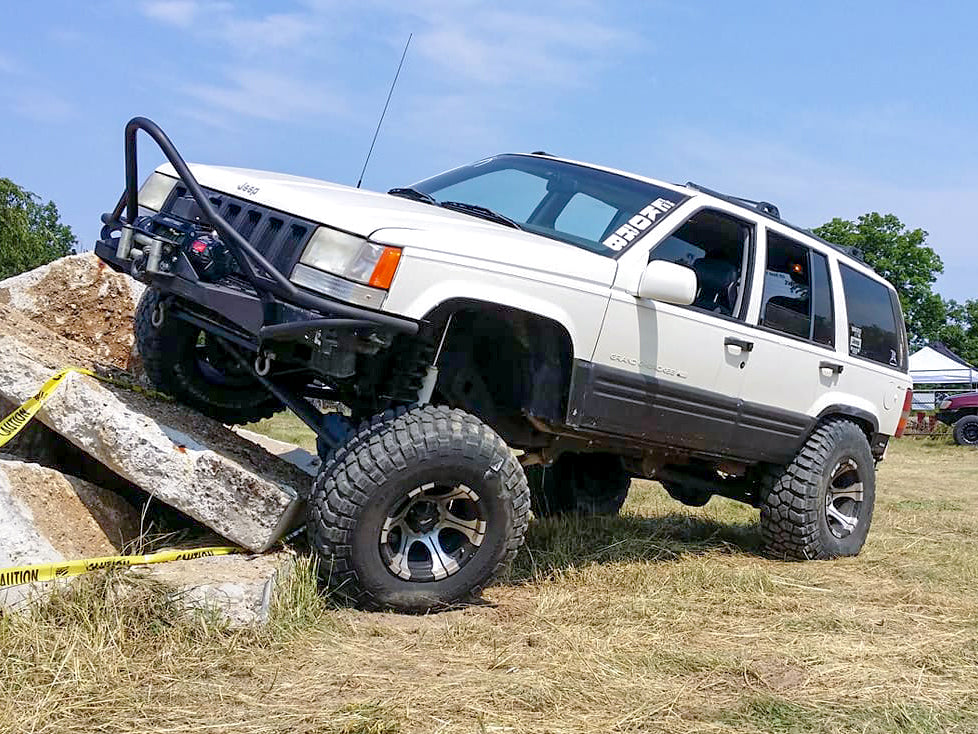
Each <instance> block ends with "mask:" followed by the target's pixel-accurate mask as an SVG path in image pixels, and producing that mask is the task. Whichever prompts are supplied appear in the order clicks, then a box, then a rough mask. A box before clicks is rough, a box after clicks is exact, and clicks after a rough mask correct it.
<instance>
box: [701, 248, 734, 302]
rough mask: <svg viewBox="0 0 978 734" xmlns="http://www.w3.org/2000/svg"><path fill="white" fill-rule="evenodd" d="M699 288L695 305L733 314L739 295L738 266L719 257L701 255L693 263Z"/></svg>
mask: <svg viewBox="0 0 978 734" xmlns="http://www.w3.org/2000/svg"><path fill="white" fill-rule="evenodd" d="M693 270H694V271H695V272H696V280H697V285H698V289H697V292H696V300H695V301H693V305H694V306H697V307H699V308H704V309H706V310H708V311H717V312H719V313H722V314H724V315H725V316H730V315H731V314H733V306H734V302H736V296H737V289H736V285H737V268H736V266H734V265H732V264H731V263H729V262H727V261H726V260H721V259H720V258H717V257H709V256H706V257H701V258H700V259H699V260H696V261H695V262H694V263H693Z"/></svg>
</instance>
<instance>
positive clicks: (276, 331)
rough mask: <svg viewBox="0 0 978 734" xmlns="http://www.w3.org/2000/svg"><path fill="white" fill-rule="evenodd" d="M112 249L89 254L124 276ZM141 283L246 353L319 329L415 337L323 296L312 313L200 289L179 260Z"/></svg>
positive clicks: (234, 291)
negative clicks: (377, 331) (376, 331)
mask: <svg viewBox="0 0 978 734" xmlns="http://www.w3.org/2000/svg"><path fill="white" fill-rule="evenodd" d="M106 234H107V233H106ZM116 246H117V240H116V239H114V238H112V237H106V238H105V239H101V240H99V241H98V242H96V243H95V254H96V255H97V256H98V257H99V259H101V260H102V261H103V262H104V263H105V264H106V265H108V266H109V267H110V268H112V269H113V270H116V271H119V272H124V273H129V270H130V265H131V263H130V262H129V261H128V260H122V259H120V258H118V257H117V256H116ZM142 280H143V281H144V282H146V283H147V285H150V286H152V287H154V288H156V289H157V290H159V291H160V292H161V293H163V294H164V296H172V297H173V298H172V299H171V300H170V302H169V307H170V308H171V310H172V311H173V313H174V315H176V316H177V317H179V318H184V319H185V320H187V321H192V322H193V323H196V324H197V325H198V326H200V327H201V328H204V329H205V330H213V331H216V332H219V333H221V335H222V336H224V337H225V338H227V339H229V340H231V341H233V342H234V343H236V344H238V345H239V346H241V347H245V348H247V349H251V350H256V349H258V348H259V347H260V346H261V344H262V343H264V342H266V341H275V340H280V341H290V340H293V339H296V338H301V337H302V336H303V335H304V334H306V333H308V332H310V331H315V330H319V329H330V328H334V329H354V328H356V329H364V328H377V329H381V330H388V331H394V332H399V333H407V334H415V333H417V331H418V323H417V322H415V321H412V320H410V319H404V318H400V317H397V316H393V315H390V314H384V313H379V312H377V311H371V310H370V309H366V308H361V307H359V306H353V305H351V304H348V303H343V302H342V301H336V300H334V299H332V298H329V297H328V296H319V298H320V299H321V300H323V301H325V302H326V305H330V306H335V307H334V308H330V309H329V310H325V309H324V310H318V309H317V310H313V309H310V308H304V307H302V306H300V305H297V304H295V303H290V302H289V301H287V300H285V299H283V298H278V297H275V296H270V295H268V294H265V295H264V296H263V295H262V294H259V293H258V292H257V291H256V290H255V289H254V288H251V287H249V286H248V285H247V284H246V283H245V282H236V281H230V280H227V281H226V282H217V283H206V282H204V281H201V280H200V279H198V278H197V277H196V274H195V273H194V271H193V268H192V266H191V265H190V263H189V262H187V261H186V260H185V259H181V260H180V261H179V262H177V263H176V264H174V266H173V267H172V269H171V272H170V273H166V274H162V273H157V274H153V273H146V274H144V275H143V277H142ZM214 315H217V316H219V317H220V319H219V320H217V319H215V318H214ZM231 325H233V326H231Z"/></svg>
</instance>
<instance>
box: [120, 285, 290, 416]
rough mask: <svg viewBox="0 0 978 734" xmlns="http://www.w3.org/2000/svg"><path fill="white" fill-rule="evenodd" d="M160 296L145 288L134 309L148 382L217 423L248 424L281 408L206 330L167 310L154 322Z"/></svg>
mask: <svg viewBox="0 0 978 734" xmlns="http://www.w3.org/2000/svg"><path fill="white" fill-rule="evenodd" d="M160 301H161V295H160V292H159V291H157V290H155V289H153V288H147V289H146V291H145V292H144V293H143V297H142V298H141V299H140V301H139V306H138V307H137V308H136V323H135V331H136V346H137V348H138V349H139V355H140V356H141V357H142V359H143V369H144V370H145V372H146V376H147V377H149V379H150V382H152V383H153V385H155V386H156V387H157V388H158V389H159V390H161V391H162V392H165V393H167V394H169V395H172V396H173V397H174V398H176V399H177V400H179V401H180V402H181V403H185V404H186V405H189V406H190V407H192V408H196V409H197V410H199V411H200V412H201V413H203V414H204V415H207V416H210V417H211V418H215V419H216V420H219V421H221V422H222V423H251V422H252V421H257V420H260V419H262V418H268V417H270V416H272V415H274V414H275V413H277V412H278V411H280V410H282V408H283V406H282V403H281V402H279V401H278V399H276V398H275V397H273V396H272V395H270V394H269V393H268V392H267V391H266V390H265V388H264V387H262V386H261V385H260V384H259V383H258V382H257V381H256V380H255V378H254V377H253V376H252V375H251V374H250V373H249V372H248V371H246V370H245V369H244V368H243V367H242V366H241V365H239V364H238V363H237V362H236V361H235V360H234V359H233V358H232V357H231V355H229V354H228V353H227V352H225V351H224V349H222V348H221V346H220V344H218V343H217V341H216V340H215V339H214V337H213V336H211V335H210V334H208V333H207V332H205V331H203V330H202V329H200V328H199V327H197V326H194V325H192V324H189V323H187V322H186V321H181V320H180V319H178V318H175V317H173V316H169V315H167V316H166V317H164V318H163V320H162V323H159V325H154V323H153V321H154V314H156V313H157V307H158V305H159V303H160ZM157 321H159V319H157Z"/></svg>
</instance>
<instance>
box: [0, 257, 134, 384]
mask: <svg viewBox="0 0 978 734" xmlns="http://www.w3.org/2000/svg"><path fill="white" fill-rule="evenodd" d="M0 304H9V305H11V306H14V307H15V308H17V309H18V310H19V311H20V312H21V313H23V314H24V315H26V316H27V317H28V318H30V319H31V320H32V321H34V322H36V323H40V324H43V325H44V326H45V327H47V328H48V329H51V330H52V331H54V332H55V333H56V334H58V335H59V336H62V337H65V338H66V339H70V340H72V341H74V342H78V343H79V344H83V345H85V346H86V347H88V348H89V349H91V350H92V351H93V353H94V356H95V359H96V360H97V361H98V362H100V363H103V364H107V365H112V366H114V367H118V368H119V369H123V370H124V369H128V367H129V362H130V358H131V354H132V351H133V350H132V347H133V342H134V339H133V314H134V312H135V308H136V298H135V290H134V287H133V281H131V279H130V278H129V277H128V276H125V275H122V274H120V273H116V272H115V271H113V270H112V269H110V268H107V267H106V266H105V264H104V263H103V262H102V261H101V260H99V259H98V258H96V257H95V256H94V255H92V254H90V253H89V254H85V255H77V256H73V257H66V258H62V259H60V260H56V261H54V262H53V263H51V264H49V265H47V266H45V267H43V268H39V269H38V270H36V271H32V272H30V273H25V274H24V275H21V276H17V277H16V278H10V279H9V280H6V281H4V282H3V283H2V284H0Z"/></svg>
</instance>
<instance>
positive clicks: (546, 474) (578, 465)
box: [526, 453, 631, 517]
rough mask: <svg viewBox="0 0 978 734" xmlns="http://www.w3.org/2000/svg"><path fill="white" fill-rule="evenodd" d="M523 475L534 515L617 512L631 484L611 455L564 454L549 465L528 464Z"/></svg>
mask: <svg viewBox="0 0 978 734" xmlns="http://www.w3.org/2000/svg"><path fill="white" fill-rule="evenodd" d="M526 478H527V482H528V483H529V485H530V504H531V507H532V508H533V514H534V515H536V516H537V517H551V516H555V515H617V514H618V512H619V511H620V510H621V508H622V505H624V504H625V499H626V498H627V497H628V488H629V486H630V485H631V477H630V476H629V474H628V473H627V472H626V471H625V467H624V465H623V464H622V461H621V458H620V457H618V456H615V455H614V454H577V453H564V454H561V455H560V456H559V457H558V458H557V460H556V461H555V462H554V463H553V464H551V465H550V466H540V465H536V466H530V467H528V468H527V470H526Z"/></svg>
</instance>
